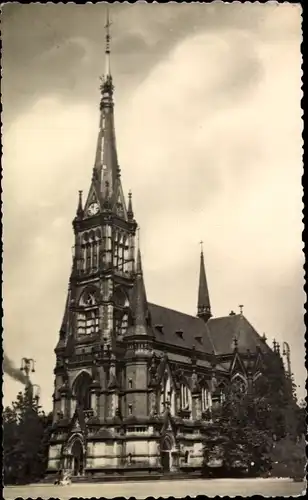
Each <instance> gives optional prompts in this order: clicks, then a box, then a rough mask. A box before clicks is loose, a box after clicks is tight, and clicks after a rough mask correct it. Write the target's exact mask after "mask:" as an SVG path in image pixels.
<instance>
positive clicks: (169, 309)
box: [148, 302, 202, 322]
mask: <svg viewBox="0 0 308 500" xmlns="http://www.w3.org/2000/svg"><path fill="white" fill-rule="evenodd" d="M148 305H149V306H156V307H161V308H162V309H168V311H172V312H175V313H178V314H182V316H188V317H189V318H194V319H196V320H198V321H201V322H202V320H201V319H200V318H198V316H195V315H194V314H188V313H185V312H182V311H178V310H177V309H172V308H171V307H167V306H160V305H159V304H154V303H153V302H148Z"/></svg>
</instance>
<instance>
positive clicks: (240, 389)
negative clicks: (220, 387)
mask: <svg viewBox="0 0 308 500" xmlns="http://www.w3.org/2000/svg"><path fill="white" fill-rule="evenodd" d="M232 390H233V391H234V392H235V393H237V394H238V395H241V394H242V395H243V394H246V392H247V381H246V379H245V377H244V376H243V375H241V374H239V373H237V374H236V375H234V377H233V378H232Z"/></svg>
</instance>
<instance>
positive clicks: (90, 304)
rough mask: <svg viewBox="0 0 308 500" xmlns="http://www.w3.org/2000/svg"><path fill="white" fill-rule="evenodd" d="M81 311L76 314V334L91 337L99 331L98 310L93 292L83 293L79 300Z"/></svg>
mask: <svg viewBox="0 0 308 500" xmlns="http://www.w3.org/2000/svg"><path fill="white" fill-rule="evenodd" d="M80 306H81V309H80V310H79V312H78V313H77V334H78V335H79V336H83V335H93V334H96V333H98V329H99V308H98V303H97V298H96V294H95V292H94V291H85V292H84V293H83V294H82V296H81V299H80Z"/></svg>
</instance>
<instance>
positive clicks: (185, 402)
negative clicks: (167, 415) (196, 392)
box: [181, 384, 191, 410]
mask: <svg viewBox="0 0 308 500" xmlns="http://www.w3.org/2000/svg"><path fill="white" fill-rule="evenodd" d="M190 408H191V394H190V390H189V388H188V386H187V385H186V384H181V409H182V410H190Z"/></svg>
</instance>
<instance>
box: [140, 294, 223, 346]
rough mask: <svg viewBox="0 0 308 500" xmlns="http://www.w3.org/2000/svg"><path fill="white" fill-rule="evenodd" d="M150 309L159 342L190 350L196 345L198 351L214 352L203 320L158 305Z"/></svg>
mask: <svg viewBox="0 0 308 500" xmlns="http://www.w3.org/2000/svg"><path fill="white" fill-rule="evenodd" d="M149 309H150V314H151V320H152V327H153V330H154V334H155V338H156V340H157V341H158V342H162V343H165V344H171V345H176V346H179V347H184V348H185V347H186V348H189V349H192V347H193V345H194V346H195V348H196V351H201V352H208V353H211V352H213V350H214V346H213V344H212V342H211V339H210V337H209V335H208V332H207V329H206V324H205V323H204V321H203V320H202V319H200V318H197V317H195V316H190V315H189V314H185V313H182V312H179V311H174V310H173V309H168V308H167V307H162V306H158V305H156V304H149ZM159 325H162V328H160V327H159Z"/></svg>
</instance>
